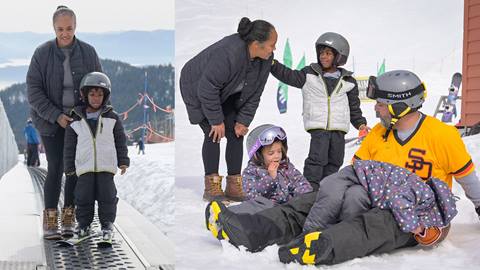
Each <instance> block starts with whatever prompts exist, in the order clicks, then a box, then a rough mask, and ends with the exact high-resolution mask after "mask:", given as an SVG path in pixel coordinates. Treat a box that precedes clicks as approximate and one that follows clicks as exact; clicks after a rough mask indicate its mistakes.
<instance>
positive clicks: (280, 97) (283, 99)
mask: <svg viewBox="0 0 480 270" xmlns="http://www.w3.org/2000/svg"><path fill="white" fill-rule="evenodd" d="M283 64H284V65H285V66H287V67H288V68H292V51H291V49H290V43H289V42H288V38H287V43H286V44H285V49H284V51H283ZM287 101H288V86H287V85H286V84H284V83H282V82H278V88H277V107H278V111H279V112H280V113H286V112H287Z"/></svg>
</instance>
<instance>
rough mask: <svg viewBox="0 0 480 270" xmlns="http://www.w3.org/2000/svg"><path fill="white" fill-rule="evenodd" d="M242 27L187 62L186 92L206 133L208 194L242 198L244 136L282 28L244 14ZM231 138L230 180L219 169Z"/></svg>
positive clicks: (204, 156)
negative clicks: (224, 140) (223, 142)
mask: <svg viewBox="0 0 480 270" xmlns="http://www.w3.org/2000/svg"><path fill="white" fill-rule="evenodd" d="M237 32H238V33H236V34H233V35H230V36H227V37H224V38H223V39H221V40H220V41H218V42H216V43H214V44H212V45H210V46H209V47H208V48H206V49H204V50H203V51H201V52H200V53H199V54H197V55H196V56H195V57H193V58H192V59H190V60H189V61H188V62H187V63H186V64H185V66H183V68H182V71H181V74H180V92H181V94H182V98H183V101H184V102H185V106H186V108H187V113H188V118H189V120H190V123H192V124H194V125H199V126H200V128H201V129H202V131H203V133H204V140H203V146H202V160H203V165H204V169H205V190H204V193H203V198H204V199H205V200H207V201H212V200H214V199H218V200H224V199H225V197H227V198H228V199H230V200H237V201H241V200H243V198H244V194H243V192H242V178H241V175H240V172H241V169H242V157H243V137H244V136H245V135H246V134H247V132H248V126H249V125H250V123H251V122H252V120H253V117H254V116H255V112H256V110H257V108H258V105H259V103H260V96H261V95H262V92H263V88H264V87H265V83H266V82H267V78H268V75H269V73H270V66H271V64H272V59H273V51H274V50H275V44H276V42H277V32H276V31H275V28H274V27H273V25H272V24H270V23H269V22H266V21H263V20H255V21H250V20H249V19H248V18H242V20H241V21H240V23H239V25H238V30H237ZM223 137H226V138H227V147H226V153H225V158H226V161H227V173H228V176H227V186H226V190H225V192H223V190H222V176H220V175H219V161H220V144H219V143H220V140H221V139H222V138H223Z"/></svg>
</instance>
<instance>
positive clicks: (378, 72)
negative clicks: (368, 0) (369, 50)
mask: <svg viewBox="0 0 480 270" xmlns="http://www.w3.org/2000/svg"><path fill="white" fill-rule="evenodd" d="M383 73H385V58H383V62H382V65H381V66H380V68H379V69H378V71H377V77H378V76H380V75H382V74H383Z"/></svg>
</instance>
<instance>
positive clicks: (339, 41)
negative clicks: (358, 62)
mask: <svg viewBox="0 0 480 270" xmlns="http://www.w3.org/2000/svg"><path fill="white" fill-rule="evenodd" d="M323 46H326V47H330V48H332V49H334V50H335V51H336V53H337V56H336V58H335V60H334V63H335V65H336V66H343V65H345V64H346V63H347V59H348V55H349V54H350V45H349V44H348V41H347V39H346V38H344V37H343V36H342V35H340V34H337V33H334V32H327V33H324V34H322V35H321V36H320V37H319V38H318V39H317V42H315V48H316V51H317V59H319V58H320V51H319V49H320V48H321V47H323Z"/></svg>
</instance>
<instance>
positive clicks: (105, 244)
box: [56, 232, 113, 248]
mask: <svg viewBox="0 0 480 270" xmlns="http://www.w3.org/2000/svg"><path fill="white" fill-rule="evenodd" d="M96 236H100V237H101V238H102V239H101V240H100V241H98V242H97V247H99V248H111V247H112V245H113V243H112V242H113V237H106V238H104V237H103V234H102V232H92V233H90V234H88V235H86V236H83V237H78V236H76V235H75V236H73V237H72V238H69V239H64V240H58V241H57V242H56V244H57V245H58V246H60V247H73V246H77V245H79V244H81V243H83V242H85V241H86V240H88V239H92V238H94V237H96Z"/></svg>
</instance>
